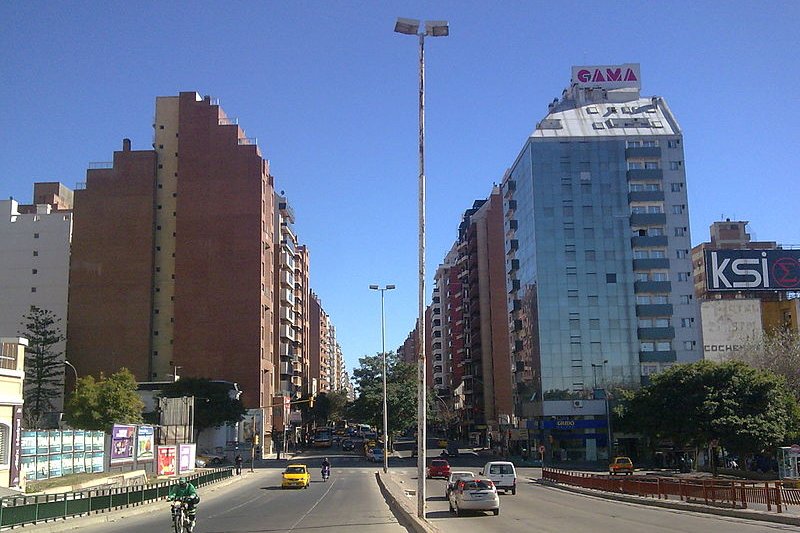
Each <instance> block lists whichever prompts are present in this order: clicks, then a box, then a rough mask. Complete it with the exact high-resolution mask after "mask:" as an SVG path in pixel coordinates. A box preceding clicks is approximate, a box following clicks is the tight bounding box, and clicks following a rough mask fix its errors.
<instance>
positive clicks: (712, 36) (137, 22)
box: [0, 1, 800, 366]
mask: <svg viewBox="0 0 800 533" xmlns="http://www.w3.org/2000/svg"><path fill="white" fill-rule="evenodd" d="M490 6H491V7H490ZM398 16H401V17H413V18H420V19H429V20H430V19H433V20H436V19H447V20H449V21H450V26H451V35H450V36H449V37H447V38H437V39H429V40H427V41H426V67H427V92H426V104H427V115H426V122H427V130H426V131H427V133H426V139H427V152H426V154H427V168H426V170H427V172H426V173H427V176H428V203H427V211H428V226H427V231H428V241H427V250H428V253H427V264H428V268H427V273H428V279H429V280H430V278H431V276H432V274H433V272H434V270H435V267H436V265H437V264H438V263H439V261H441V259H442V258H443V257H444V254H445V252H446V251H447V250H448V249H449V247H450V245H451V244H452V243H453V241H454V240H455V238H456V234H457V233H456V232H457V227H458V224H459V222H460V217H461V215H462V213H463V212H464V210H465V209H467V208H469V207H470V206H471V204H472V202H473V201H474V200H475V199H479V198H484V197H486V196H487V195H488V193H489V192H490V190H491V187H492V183H493V182H499V181H500V180H501V178H502V176H503V172H504V171H505V170H506V169H507V168H508V167H509V166H510V165H511V164H512V163H513V161H514V158H515V157H516V155H517V154H518V152H519V150H520V148H521V147H522V145H523V144H524V142H525V139H526V138H527V136H528V134H530V133H531V132H532V131H533V129H534V126H535V124H536V122H537V121H539V120H540V119H541V118H543V117H544V115H545V113H546V110H547V104H548V103H549V102H550V101H551V100H552V99H553V98H554V97H556V96H559V95H560V94H561V91H562V89H564V88H565V87H566V86H567V84H568V83H569V77H570V67H571V65H591V64H614V63H626V62H638V63H640V64H641V73H642V94H643V95H645V96H652V95H659V96H663V97H665V98H666V100H667V102H668V104H669V105H670V107H671V108H672V110H673V112H674V113H675V115H676V116H677V118H678V121H679V122H680V124H681V126H682V128H683V130H684V136H685V137H684V138H685V141H684V146H685V152H686V165H685V166H686V173H687V180H688V189H689V211H690V216H691V231H692V242H693V244H697V243H699V242H702V241H705V240H708V226H709V225H710V224H711V223H712V222H714V221H716V220H720V218H721V217H723V216H724V217H730V218H732V219H733V218H735V219H740V220H749V221H751V228H752V230H753V233H754V236H755V237H756V238H758V239H761V240H775V241H778V242H779V243H783V244H795V245H800V229H798V227H799V226H798V222H797V216H798V198H800V194H799V193H800V178H798V168H800V161H798V159H799V156H798V153H800V136H799V135H798V131H800V130H799V129H798V128H799V127H800V105H798V103H797V102H798V98H797V89H798V87H799V86H800V74H798V73H799V72H800V59H798V55H797V30H796V26H797V21H798V20H800V2H796V1H773V2H754V1H753V2H741V1H731V2H705V1H704V2H697V1H692V2H684V1H677V2H676V1H670V2H663V1H657V2H623V1H609V2H571V1H562V2H541V1H525V2H523V1H514V2H511V1H502V2H492V3H488V2H477V1H453V2H431V1H427V2H379V1H373V2H367V1H340V2H332V1H325V2H324V1H286V2H240V1H239V2H172V1H166V2H165V1H161V2H148V1H138V2H117V1H109V2H52V1H51V2H41V1H25V2H22V1H5V2H2V3H0V20H2V21H3V22H2V28H3V29H2V31H0V45H2V50H3V56H2V59H0V79H1V80H2V83H0V101H2V108H3V112H2V114H1V115H0V124H1V125H2V127H0V146H1V147H2V148H0V194H4V195H8V196H13V197H15V198H17V199H19V200H20V201H23V202H27V201H30V199H31V194H32V184H33V182H35V181H61V182H63V183H65V184H66V185H68V186H70V187H74V186H75V185H76V183H77V182H81V181H84V180H85V172H86V168H87V164H88V163H89V162H91V161H110V160H111V154H112V152H113V151H114V150H119V149H120V147H121V142H122V139H123V138H124V137H128V138H130V139H131V140H132V141H133V147H134V149H148V148H149V147H150V145H151V142H152V133H153V132H152V128H151V124H152V117H153V114H154V108H155V97H156V96H160V95H174V94H177V93H178V92H179V91H197V92H199V93H201V94H210V95H212V96H214V97H217V98H219V99H220V101H221V104H222V106H223V108H224V109H225V111H226V112H227V113H228V115H229V116H232V117H238V118H239V123H240V124H241V125H242V127H243V128H244V129H245V131H246V132H247V135H248V136H250V137H257V138H258V144H259V146H260V148H261V151H262V154H263V155H264V157H265V158H267V159H269V160H270V163H271V169H272V173H273V175H274V176H275V180H276V189H278V190H284V191H285V192H286V194H287V196H288V198H289V201H290V202H291V204H292V205H293V207H294V210H295V214H296V217H297V222H296V230H297V232H298V234H299V236H300V239H301V240H302V241H303V242H305V243H306V244H308V245H309V247H310V249H311V277H312V280H311V284H312V287H313V289H314V290H315V291H316V292H317V293H318V294H319V295H320V297H321V298H322V302H323V306H324V307H325V309H326V310H327V311H328V313H329V314H330V315H331V317H332V318H333V321H334V324H335V325H336V328H337V336H338V339H339V341H340V343H341V345H342V349H343V351H344V353H345V357H346V358H347V361H348V363H349V365H348V366H353V365H355V364H356V363H357V359H358V357H360V356H362V355H364V354H369V353H376V352H379V351H380V349H381V336H380V296H379V294H378V293H376V292H373V291H369V290H368V286H369V285H370V284H372V283H376V284H385V283H394V284H395V285H397V289H396V290H395V291H392V292H389V293H387V295H386V326H387V340H386V344H387V348H388V349H394V348H396V347H397V346H398V345H399V344H400V343H402V341H403V340H404V339H405V337H406V335H407V334H408V332H409V331H410V329H411V328H412V327H413V325H414V320H415V318H416V316H417V68H418V62H417V61H418V59H417V42H416V39H415V38H413V37H410V36H404V35H399V34H395V33H393V27H394V21H395V19H396V17H398ZM430 287H431V286H430V282H429V283H428V290H427V292H428V294H430Z"/></svg>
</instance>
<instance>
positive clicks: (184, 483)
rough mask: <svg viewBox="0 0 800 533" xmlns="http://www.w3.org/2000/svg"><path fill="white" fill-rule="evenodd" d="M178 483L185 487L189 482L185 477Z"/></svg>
mask: <svg viewBox="0 0 800 533" xmlns="http://www.w3.org/2000/svg"><path fill="white" fill-rule="evenodd" d="M178 483H180V485H181V487H185V486H186V484H187V483H188V481H187V479H186V478H185V477H182V478H180V479H179V480H178Z"/></svg>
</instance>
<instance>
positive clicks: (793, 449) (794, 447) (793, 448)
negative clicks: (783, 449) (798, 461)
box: [789, 444, 800, 455]
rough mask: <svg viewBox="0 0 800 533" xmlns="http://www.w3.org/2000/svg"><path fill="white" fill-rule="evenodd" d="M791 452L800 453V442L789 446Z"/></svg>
mask: <svg viewBox="0 0 800 533" xmlns="http://www.w3.org/2000/svg"><path fill="white" fill-rule="evenodd" d="M789 452H790V453H792V454H794V455H800V444H792V445H791V446H789Z"/></svg>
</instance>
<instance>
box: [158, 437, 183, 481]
mask: <svg viewBox="0 0 800 533" xmlns="http://www.w3.org/2000/svg"><path fill="white" fill-rule="evenodd" d="M177 456H178V447H177V446H174V445H170V446H159V447H158V465H157V470H156V471H157V472H158V475H159V476H174V475H175V474H177V473H178V465H177V462H178V461H177V459H178V457H177Z"/></svg>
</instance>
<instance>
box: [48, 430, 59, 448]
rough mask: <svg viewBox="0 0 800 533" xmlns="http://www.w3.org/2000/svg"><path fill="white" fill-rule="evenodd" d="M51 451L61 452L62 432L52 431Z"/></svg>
mask: <svg viewBox="0 0 800 533" xmlns="http://www.w3.org/2000/svg"><path fill="white" fill-rule="evenodd" d="M49 441H50V446H49V449H50V453H51V454H53V453H61V432H60V431H50V439H49Z"/></svg>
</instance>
